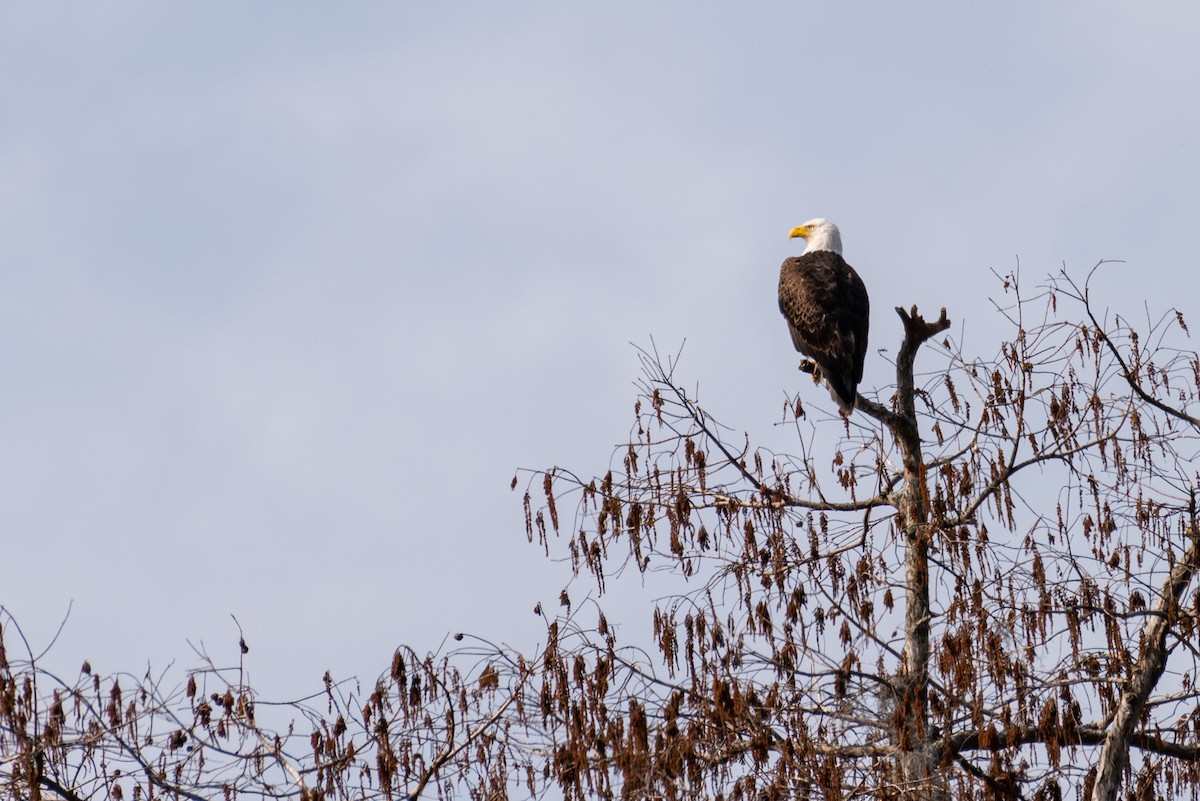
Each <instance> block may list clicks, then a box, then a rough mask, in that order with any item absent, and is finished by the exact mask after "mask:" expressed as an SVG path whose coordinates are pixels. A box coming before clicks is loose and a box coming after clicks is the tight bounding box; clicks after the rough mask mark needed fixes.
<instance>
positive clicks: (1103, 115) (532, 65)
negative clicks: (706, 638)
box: [0, 0, 1200, 698]
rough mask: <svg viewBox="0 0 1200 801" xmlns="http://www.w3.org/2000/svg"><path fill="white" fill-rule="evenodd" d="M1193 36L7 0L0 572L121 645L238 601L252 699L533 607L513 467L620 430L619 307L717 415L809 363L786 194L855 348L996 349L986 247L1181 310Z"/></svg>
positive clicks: (925, 6) (801, 385) (1079, 11)
mask: <svg viewBox="0 0 1200 801" xmlns="http://www.w3.org/2000/svg"><path fill="white" fill-rule="evenodd" d="M1198 41H1200V6H1198V5H1196V4H1194V3H1184V2H1177V3H1157V4H1145V5H1140V6H1136V7H1135V6H1131V5H1130V4H1128V3H1102V2H1089V3H1082V2H1077V3H1068V2H1064V3H1015V4H1014V3H1005V4H994V5H981V4H966V3H951V2H945V3H920V2H918V3H904V4H884V3H876V4H854V3H829V4H814V3H799V2H778V3H738V4H733V3H698V2H691V3H686V4H685V3H671V4H658V3H646V2H637V3H621V2H616V3H604V4H596V3H592V4H586V5H585V4H573V3H549V2H546V3H494V4H490V5H488V6H484V5H483V4H474V5H472V4H466V3H401V2H394V3H379V2H358V3H319V4H318V3H311V2H295V0H288V2H266V1H265V0H260V1H258V2H254V3H245V2H205V3H172V2H161V1H160V2H118V1H114V2H106V3H102V4H101V3H89V4H83V3H78V4H64V3H59V2H51V1H50V0H42V1H41V2H24V3H8V4H5V5H4V7H3V9H2V10H0V76H2V79H0V81H2V82H0V605H3V606H4V607H5V608H7V609H8V610H9V611H10V612H11V613H12V614H13V615H15V617H16V619H17V620H18V621H20V623H21V625H22V627H23V629H24V630H25V633H26V634H27V635H28V636H29V637H30V639H31V641H32V642H33V644H34V645H35V646H39V645H44V644H45V643H47V642H48V641H49V640H50V638H51V637H52V636H53V633H54V631H55V630H56V629H57V627H58V623H59V622H60V621H61V619H62V617H63V616H64V615H65V613H66V611H67V607H68V602H70V601H73V602H74V609H73V611H72V613H71V617H70V620H69V621H68V622H67V626H66V629H65V631H64V634H63V636H62V637H61V639H60V640H59V642H58V643H57V645H56V646H55V649H54V651H53V657H54V658H55V659H58V660H61V664H64V665H70V666H71V669H74V668H75V666H77V665H78V663H79V662H81V661H82V659H83V658H85V657H86V658H89V659H91V660H92V662H93V664H94V665H95V666H96V667H97V669H98V670H102V671H115V670H130V671H133V672H135V673H140V672H142V671H144V669H145V667H146V665H147V663H150V664H152V665H154V666H155V667H163V666H165V665H166V664H167V663H168V662H170V661H171V660H172V659H174V660H177V664H178V665H180V666H182V667H186V666H189V665H191V664H193V659H192V657H191V654H190V651H189V649H188V646H187V641H188V640H191V641H192V642H199V641H204V642H205V643H207V644H208V646H209V648H210V649H211V650H212V651H213V653H214V654H215V655H216V656H218V657H219V658H222V657H223V658H225V661H231V660H232V659H233V658H234V648H233V646H234V645H236V639H237V632H236V629H235V628H234V627H233V623H232V621H231V620H230V618H229V616H230V614H235V615H237V617H238V619H239V620H240V622H241V624H242V626H243V627H244V628H245V631H246V637H247V639H248V640H249V641H250V644H251V647H252V648H253V651H252V652H251V659H252V661H251V663H250V664H251V668H252V670H253V672H254V675H255V678H256V682H257V684H259V686H260V690H262V691H263V692H264V694H266V695H267V696H268V697H273V698H278V697H281V696H283V695H286V694H289V693H295V692H297V691H300V690H305V689H314V688H318V687H319V682H320V676H321V674H322V673H323V671H324V670H325V669H326V668H331V669H333V670H334V672H335V675H339V676H346V675H351V674H354V675H358V676H360V677H362V678H364V679H365V680H367V681H368V682H369V681H371V680H373V678H374V677H375V676H376V675H377V674H378V673H380V672H381V671H382V670H383V669H384V668H385V667H386V665H387V662H388V659H389V657H390V654H391V651H392V649H393V648H394V647H395V646H396V645H397V644H399V643H401V642H406V643H410V644H413V645H414V646H415V647H417V649H418V650H421V651H423V650H427V649H430V648H434V647H437V645H438V644H439V643H440V642H441V640H442V638H443V636H444V635H445V634H446V633H447V632H453V631H458V630H468V631H473V632H477V633H480V634H483V635H489V636H493V637H496V638H499V639H509V640H513V641H523V638H526V637H528V638H531V639H530V641H532V638H533V637H534V636H535V635H536V633H537V631H538V628H539V623H538V621H537V619H536V618H534V616H533V615H532V611H531V610H532V608H533V606H534V604H535V603H536V602H537V601H538V600H547V601H552V600H553V599H554V597H555V596H556V595H557V590H558V588H559V587H561V586H562V584H563V582H564V581H565V580H566V578H567V572H566V568H565V566H563V565H561V564H555V563H552V562H549V561H547V560H545V559H544V558H543V557H542V556H541V555H540V552H539V550H538V549H537V548H535V547H533V546H530V545H528V544H527V543H526V541H525V535H524V529H523V521H522V512H521V503H520V493H519V492H517V493H514V492H511V491H510V490H509V481H510V480H511V478H512V476H513V473H514V470H515V469H516V468H517V467H535V468H538V467H547V466H550V465H552V464H560V465H564V466H569V467H571V468H573V469H575V470H576V471H578V472H580V473H596V472H601V473H602V472H603V471H604V470H605V469H606V468H607V466H608V463H609V459H610V456H611V452H612V448H613V446H614V445H615V444H617V443H618V442H621V441H623V440H624V438H625V436H626V434H627V432H628V427H629V423H630V421H631V413H632V405H633V401H634V390H633V387H632V382H633V381H634V380H635V379H636V378H637V376H638V364H637V359H636V353H635V351H634V349H633V347H632V346H631V345H630V344H629V343H631V342H633V343H635V344H638V345H648V344H649V342H650V337H652V336H653V337H654V340H655V341H656V342H657V343H658V344H659V346H660V347H661V348H662V349H664V350H670V351H674V350H675V349H676V348H678V346H679V344H680V343H681V342H682V341H683V340H685V339H686V340H687V345H686V347H685V349H684V351H683V362H682V367H681V374H682V375H683V376H685V378H686V380H687V381H688V382H689V384H692V385H699V387H700V391H701V393H702V397H703V398H704V399H706V401H707V406H708V408H709V409H710V410H711V411H713V412H714V413H716V414H717V415H718V416H719V417H720V418H721V419H722V420H723V421H725V422H727V423H730V424H731V425H734V426H735V427H736V428H738V429H739V430H750V431H751V432H752V433H757V432H759V431H770V430H771V428H772V423H774V422H776V421H777V420H778V419H779V418H780V413H781V412H780V410H781V407H782V404H783V402H784V399H785V398H786V397H787V396H788V395H789V394H791V393H794V392H797V391H800V392H803V393H806V394H805V395H804V397H805V398H808V399H811V400H812V401H813V402H814V403H820V402H824V403H828V397H827V396H826V395H825V393H824V391H823V390H818V389H815V388H813V387H812V385H811V382H805V381H802V380H801V377H800V376H799V375H798V374H797V371H796V364H797V360H798V357H797V356H796V354H795V353H794V352H793V350H792V346H791V343H790V340H789V338H788V335H787V332H786V328H785V325H784V323H783V321H782V319H781V318H780V317H779V314H778V311H777V308H776V302H775V284H776V281H777V279H778V267H779V263H780V262H781V261H782V260H783V258H784V257H786V256H787V255H789V254H791V253H794V252H796V251H797V243H794V242H789V240H788V239H787V232H788V230H789V229H790V228H791V227H793V226H794V225H797V224H799V223H800V222H803V221H804V220H806V219H808V218H811V217H816V216H824V217H828V218H829V219H831V220H833V221H834V222H836V223H838V224H839V225H840V226H841V229H842V235H843V241H844V243H845V254H846V256H847V259H848V260H849V261H850V263H851V264H853V265H855V266H856V267H857V268H858V270H859V272H860V273H861V275H862V276H863V278H864V280H865V281H866V283H867V286H868V287H869V289H870V292H871V296H872V302H873V307H874V308H873V316H872V337H873V341H872V350H873V351H874V349H875V348H888V349H890V350H891V351H892V352H895V349H896V347H897V345H898V336H899V332H900V327H899V324H898V322H897V321H896V318H895V316H894V314H893V313H892V312H891V308H892V307H893V306H895V305H898V304H902V305H905V306H907V305H909V304H912V303H917V304H919V305H920V306H921V307H922V308H923V309H926V310H928V311H930V312H936V309H937V307H939V306H946V307H947V308H948V311H949V313H950V316H951V318H952V319H953V320H954V321H955V324H956V327H955V330H956V332H957V333H958V335H959V336H960V337H962V339H963V340H964V341H965V343H966V346H967V350H968V352H969V353H978V354H982V355H987V354H991V353H993V352H994V351H995V348H996V342H997V336H998V335H999V332H1001V331H1002V330H1003V329H1002V327H1001V326H1000V325H999V322H998V320H997V318H996V316H995V314H994V313H993V312H992V311H991V308H992V307H991V303H990V301H989V297H993V296H997V295H998V294H999V291H998V290H999V287H998V284H997V282H996V281H995V279H994V278H993V277H992V271H993V270H995V271H1001V272H1003V271H1008V270H1011V269H1013V268H1014V267H1015V265H1016V264H1017V261H1018V259H1019V260H1020V263H1021V266H1022V270H1023V272H1024V274H1025V276H1026V277H1027V278H1028V279H1029V280H1030V282H1031V283H1034V282H1036V281H1037V279H1040V278H1041V277H1042V276H1044V275H1046V274H1047V273H1051V272H1054V271H1056V270H1058V269H1059V268H1061V267H1062V266H1063V265H1064V264H1065V265H1066V266H1067V267H1068V268H1070V269H1071V270H1072V271H1074V272H1075V273H1076V274H1077V275H1082V274H1083V273H1084V272H1086V270H1087V268H1089V267H1090V266H1091V265H1092V264H1094V263H1096V262H1097V261H1099V260H1100V259H1123V260H1124V261H1125V264H1123V265H1119V266H1114V267H1112V268H1110V269H1109V270H1108V271H1106V272H1105V273H1104V277H1103V278H1104V280H1103V281H1102V282H1101V287H1102V289H1103V291H1104V293H1105V294H1104V296H1103V298H1102V300H1103V303H1104V304H1105V305H1109V306H1112V307H1114V308H1118V309H1123V310H1126V311H1129V312H1132V313H1137V312H1138V310H1140V309H1141V308H1142V303H1143V301H1145V302H1146V303H1148V304H1149V306H1150V308H1151V309H1152V310H1154V309H1157V310H1162V309H1165V308H1166V307H1168V306H1170V305H1171V304H1176V305H1178V306H1179V307H1180V308H1181V309H1182V310H1183V311H1184V313H1185V314H1188V315H1190V316H1191V317H1192V318H1193V319H1195V320H1200V292H1197V290H1196V288H1195V286H1196V279H1195V274H1196V263H1195V256H1194V253H1195V252H1196V250H1197V248H1198V247H1200V245H1198V243H1197V241H1196V236H1195V231H1196V228H1197V221H1198V220H1200V48H1197V44H1196V43H1197V42H1198ZM1180 286H1182V287H1184V289H1183V290H1182V291H1180V290H1179V287H1180ZM888 378H889V377H888V371H887V366H886V362H885V361H884V360H882V359H880V358H877V357H872V360H871V361H870V362H869V364H868V368H867V379H866V382H867V385H868V386H867V387H866V389H867V390H868V391H869V390H870V388H871V387H873V386H883V385H884V384H886V383H887V381H888ZM648 591H650V592H651V594H653V591H652V588H648Z"/></svg>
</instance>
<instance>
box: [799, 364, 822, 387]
mask: <svg viewBox="0 0 1200 801" xmlns="http://www.w3.org/2000/svg"><path fill="white" fill-rule="evenodd" d="M800 372H802V373H808V374H809V375H811V376H812V377H813V383H814V384H816V383H817V382H819V381H820V380H821V367H820V365H818V364H817V363H816V362H814V361H813V360H812V359H805V360H804V361H802V362H800Z"/></svg>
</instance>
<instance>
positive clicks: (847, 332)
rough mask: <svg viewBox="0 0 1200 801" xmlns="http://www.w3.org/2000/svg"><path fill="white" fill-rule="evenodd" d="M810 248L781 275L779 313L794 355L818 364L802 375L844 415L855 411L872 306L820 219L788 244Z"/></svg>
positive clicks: (833, 230)
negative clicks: (821, 385) (825, 387)
mask: <svg viewBox="0 0 1200 801" xmlns="http://www.w3.org/2000/svg"><path fill="white" fill-rule="evenodd" d="M796 237H803V238H804V239H805V240H807V242H808V246H807V247H805V249H804V253H803V254H801V255H799V256H792V257H790V258H788V259H786V260H784V262H783V267H782V268H780V271H779V310H780V311H781V312H783V316H784V318H785V319H786V320H787V324H788V329H789V330H790V331H791V332H792V344H793V345H795V346H796V350H798V351H800V353H802V354H803V355H805V356H807V357H808V358H809V359H811V360H812V361H813V362H816V368H817V369H816V370H813V369H812V366H811V365H808V366H807V367H805V366H804V365H802V369H808V370H810V371H811V372H813V374H814V377H815V376H817V375H819V376H820V377H823V378H824V379H825V382H826V383H827V384H829V394H830V395H832V396H833V399H834V400H835V401H836V402H837V405H838V409H839V410H840V411H841V413H842V414H843V415H849V414H850V413H851V412H852V411H854V401H855V399H856V398H857V397H858V384H859V382H860V381H862V376H863V361H864V360H865V359H866V356H867V328H868V327H869V325H870V322H871V319H870V311H871V303H870V301H869V300H868V298H867V288H866V287H865V286H864V285H863V282H862V279H861V278H859V277H858V273H856V272H854V268H852V267H851V266H850V265H849V264H847V263H846V260H845V259H843V258H842V235H841V233H840V232H839V231H838V228H837V226H836V225H834V224H833V223H831V222H829V221H828V220H825V219H822V218H820V217H818V218H817V219H815V220H809V221H808V222H806V223H804V225H800V226H797V227H796V228H793V229H792V233H791V238H793V239H795V238H796Z"/></svg>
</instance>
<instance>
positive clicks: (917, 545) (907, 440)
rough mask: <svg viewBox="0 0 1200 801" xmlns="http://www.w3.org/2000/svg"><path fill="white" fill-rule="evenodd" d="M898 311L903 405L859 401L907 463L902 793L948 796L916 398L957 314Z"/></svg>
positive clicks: (902, 516)
mask: <svg viewBox="0 0 1200 801" xmlns="http://www.w3.org/2000/svg"><path fill="white" fill-rule="evenodd" d="M896 313H897V314H898V315H900V319H901V320H902V321H903V322H904V342H903V344H902V345H901V347H900V353H899V356H898V358H897V359H896V387H897V392H896V399H897V401H896V409H895V411H892V410H889V409H887V408H886V407H883V406H880V405H878V404H875V403H869V402H865V401H864V399H862V398H860V399H859V403H860V404H861V407H862V408H863V410H864V411H865V412H866V413H867V414H869V415H871V416H872V417H874V418H875V419H877V420H879V421H880V422H882V423H884V424H885V425H887V426H888V428H889V429H890V430H891V432H892V436H893V437H895V440H896V443H897V445H898V446H899V448H900V453H901V457H902V460H903V464H904V487H903V490H902V491H901V492H900V493H899V494H898V496H897V497H896V498H895V505H896V510H897V515H898V518H897V521H898V524H899V525H900V526H901V528H902V532H903V540H904V586H905V595H906V598H905V602H906V607H905V613H904V651H903V653H902V664H901V666H900V670H899V672H898V674H897V675H896V676H894V677H893V679H892V682H893V688H894V690H895V692H896V697H897V701H898V703H897V704H896V719H895V732H896V742H897V745H898V746H899V749H900V756H899V767H900V771H899V772H900V777H901V781H902V787H901V792H902V794H903V795H904V796H905V797H907V798H919V799H943V798H946V797H948V789H947V788H946V786H945V783H944V781H943V780H941V779H940V778H939V771H938V767H939V766H938V762H939V755H940V749H938V748H937V747H936V744H935V743H934V740H933V737H934V727H933V725H932V721H931V720H930V717H929V654H930V647H929V622H930V617H931V611H930V604H929V545H930V526H929V517H928V509H929V492H928V489H927V488H926V482H925V461H924V457H923V455H922V452H921V434H920V430H919V429H918V427H917V412H916V408H915V406H914V403H913V399H914V397H915V395H914V392H913V363H914V361H915V360H916V356H917V351H918V350H920V348H921V345H923V344H924V343H925V342H927V341H928V340H929V339H930V338H931V337H933V336H935V335H936V334H938V333H940V332H941V331H945V330H946V329H947V328H949V327H950V321H949V320H948V319H947V318H946V310H945V309H942V310H941V316H940V317H939V318H938V319H937V320H936V321H935V322H932V323H929V322H926V321H925V320H924V318H922V317H921V316H920V315H919V314H918V313H917V309H916V307H915V306H914V307H913V308H912V310H911V311H910V312H906V311H905V310H904V309H902V308H899V307H897V309H896Z"/></svg>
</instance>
